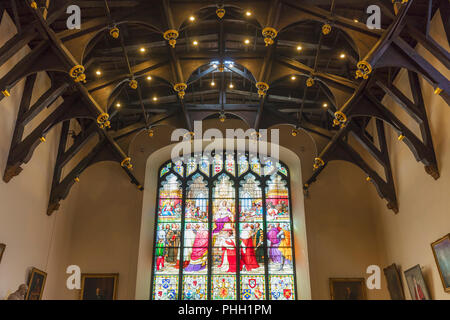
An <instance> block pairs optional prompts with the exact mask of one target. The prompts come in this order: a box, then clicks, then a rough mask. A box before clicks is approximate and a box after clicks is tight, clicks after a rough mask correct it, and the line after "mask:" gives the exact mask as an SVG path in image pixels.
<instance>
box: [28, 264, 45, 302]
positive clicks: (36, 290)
mask: <svg viewBox="0 0 450 320" xmlns="http://www.w3.org/2000/svg"><path fill="white" fill-rule="evenodd" d="M46 280H47V273H46V272H44V271H42V270H39V269H37V268H33V269H31V273H30V278H29V280H28V291H27V294H26V295H25V300H41V299H42V294H43V292H44V288H45V281H46Z"/></svg>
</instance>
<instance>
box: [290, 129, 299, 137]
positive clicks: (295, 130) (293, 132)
mask: <svg viewBox="0 0 450 320" xmlns="http://www.w3.org/2000/svg"><path fill="white" fill-rule="evenodd" d="M291 135H292V136H293V137H296V136H297V135H298V130H297V129H292V131H291Z"/></svg>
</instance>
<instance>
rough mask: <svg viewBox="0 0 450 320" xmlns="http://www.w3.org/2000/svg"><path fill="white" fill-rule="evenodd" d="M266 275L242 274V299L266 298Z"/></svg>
mask: <svg viewBox="0 0 450 320" xmlns="http://www.w3.org/2000/svg"><path fill="white" fill-rule="evenodd" d="M265 283H266V281H265V277H264V276H261V275H250V276H241V283H240V284H241V299H242V300H264V299H265V294H264V292H265V291H266V287H265V285H266V284H265Z"/></svg>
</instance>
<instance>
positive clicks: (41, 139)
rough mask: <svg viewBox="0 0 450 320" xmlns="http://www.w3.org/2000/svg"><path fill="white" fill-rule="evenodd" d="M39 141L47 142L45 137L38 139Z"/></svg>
mask: <svg viewBox="0 0 450 320" xmlns="http://www.w3.org/2000/svg"><path fill="white" fill-rule="evenodd" d="M39 141H41V142H45V141H47V140H45V137H40V138H39Z"/></svg>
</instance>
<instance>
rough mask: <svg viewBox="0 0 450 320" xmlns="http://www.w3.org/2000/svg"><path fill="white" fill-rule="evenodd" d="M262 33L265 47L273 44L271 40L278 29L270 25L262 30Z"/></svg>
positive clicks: (275, 35)
mask: <svg viewBox="0 0 450 320" xmlns="http://www.w3.org/2000/svg"><path fill="white" fill-rule="evenodd" d="M262 35H263V37H264V42H265V43H266V47H267V46H270V45H272V44H273V40H274V39H275V38H276V37H277V35H278V31H277V30H275V28H272V27H266V28H264V29H263V30H262Z"/></svg>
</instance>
